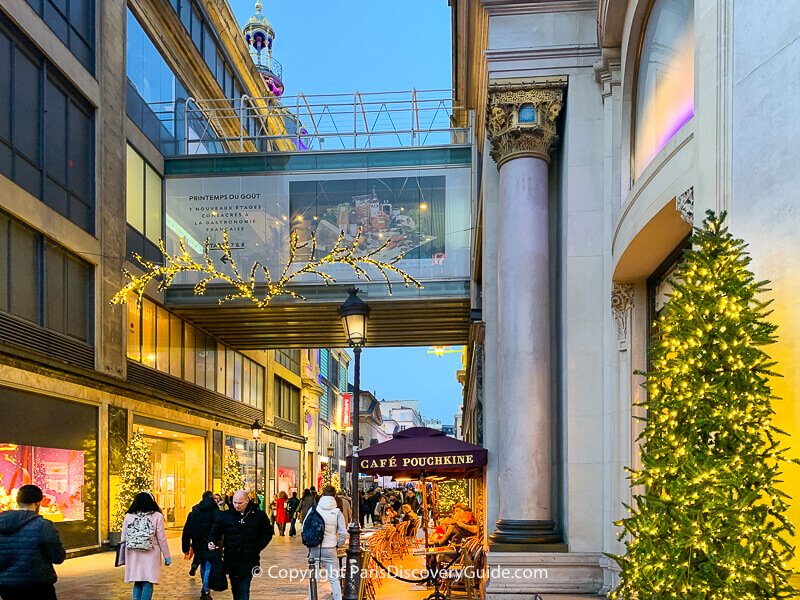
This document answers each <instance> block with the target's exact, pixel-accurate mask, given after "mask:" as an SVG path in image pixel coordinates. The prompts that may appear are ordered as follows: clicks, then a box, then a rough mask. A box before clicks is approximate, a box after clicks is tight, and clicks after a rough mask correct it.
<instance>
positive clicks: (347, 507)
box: [336, 490, 353, 525]
mask: <svg viewBox="0 0 800 600" xmlns="http://www.w3.org/2000/svg"><path fill="white" fill-rule="evenodd" d="M336 497H337V499H338V500H339V502H337V503H336V505H337V506H339V503H340V502H341V506H339V510H341V511H342V515H343V516H344V522H345V524H346V525H349V524H350V521H351V520H352V519H353V508H352V505H351V504H350V498H349V496H348V495H347V492H345V491H344V490H342V491H341V492H338V493H337V494H336Z"/></svg>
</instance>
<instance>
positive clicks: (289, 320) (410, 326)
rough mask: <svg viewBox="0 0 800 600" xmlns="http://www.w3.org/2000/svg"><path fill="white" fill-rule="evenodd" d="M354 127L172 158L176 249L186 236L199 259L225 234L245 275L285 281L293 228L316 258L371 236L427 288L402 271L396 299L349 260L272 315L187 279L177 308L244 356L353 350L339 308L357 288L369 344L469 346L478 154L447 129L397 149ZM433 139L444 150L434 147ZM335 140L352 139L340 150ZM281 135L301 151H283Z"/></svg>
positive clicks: (173, 302) (369, 246)
mask: <svg viewBox="0 0 800 600" xmlns="http://www.w3.org/2000/svg"><path fill="white" fill-rule="evenodd" d="M351 119H352V116H351ZM449 120H450V115H449V114H448V115H446V119H445V121H446V122H448V124H449ZM375 122H377V121H375ZM320 123H321V122H320ZM352 129H353V127H352V121H351V131H349V132H347V131H344V129H343V128H342V129H340V130H339V132H338V133H339V134H340V137H335V136H334V137H333V138H332V137H331V135H330V134H329V133H327V132H326V133H324V134H323V133H321V129H320V126H319V125H317V129H316V131H315V134H314V135H313V136H308V137H306V138H304V139H305V141H303V138H301V141H302V142H303V146H304V149H298V147H297V140H298V136H296V135H294V141H292V137H293V134H296V133H298V132H297V131H296V130H295V131H293V132H291V133H285V134H281V135H280V136H277V137H276V136H262V137H257V136H252V137H250V138H248V139H246V140H245V139H242V140H241V142H239V141H238V140H226V141H225V143H228V142H230V143H231V144H232V145H233V146H236V144H237V143H241V146H240V147H241V148H244V147H245V144H251V145H252V146H255V147H257V146H259V145H263V144H267V145H268V146H269V147H270V148H271V149H270V150H269V151H266V152H256V151H249V152H248V151H247V150H245V151H244V152H242V151H230V152H227V153H224V154H223V153H220V154H182V155H177V156H171V157H167V158H166V159H165V178H166V184H165V191H166V201H165V207H166V217H165V223H166V230H167V231H166V233H167V236H166V237H167V249H168V250H169V251H170V252H176V251H177V249H178V241H179V240H180V239H183V240H184V241H185V243H186V246H187V248H188V249H189V251H190V252H191V253H193V254H195V255H196V256H197V257H200V256H201V255H202V249H203V243H204V241H205V240H206V239H209V240H210V241H211V242H217V241H220V240H221V238H222V232H223V230H226V231H228V234H229V236H230V240H231V243H232V245H233V247H234V248H235V250H234V258H235V260H236V261H237V263H238V265H239V268H240V269H241V270H243V271H245V272H248V271H249V269H250V266H251V265H252V264H253V263H254V262H256V261H258V262H260V263H261V264H264V265H265V266H267V267H268V268H269V269H270V271H271V272H272V273H280V272H281V271H282V270H283V269H284V268H285V265H286V263H287V261H288V259H289V238H290V234H291V232H292V231H295V232H297V234H298V235H299V237H300V240H301V241H308V240H310V239H311V236H312V234H313V236H314V237H315V238H316V241H317V256H319V255H320V254H323V253H325V252H327V251H329V250H330V249H331V248H332V247H333V245H334V244H335V242H336V239H337V237H338V236H339V234H340V232H344V235H345V242H348V241H352V240H353V239H354V237H355V236H356V234H357V232H358V231H361V232H362V245H361V247H360V248H361V249H362V250H363V251H364V252H367V251H370V250H374V249H376V248H379V247H381V246H384V249H383V250H382V251H381V254H380V258H381V259H384V260H390V259H392V258H394V257H395V256H397V255H399V254H401V253H402V254H403V259H402V260H401V261H400V262H399V263H398V264H397V266H398V267H400V268H401V269H402V270H403V271H405V272H407V273H409V274H410V275H412V276H413V277H414V278H416V279H418V280H419V281H420V282H422V284H423V288H422V289H417V288H415V287H408V288H406V287H403V285H402V283H401V282H400V278H399V277H393V278H392V281H393V283H394V284H395V285H394V286H393V293H392V294H389V290H388V287H387V285H386V283H385V282H384V281H383V278H382V277H381V275H380V274H379V273H378V272H377V271H375V272H370V276H371V278H372V281H369V282H368V281H365V280H364V279H363V278H362V279H361V280H359V279H358V278H356V277H355V273H354V272H353V271H352V270H351V269H350V268H348V267H346V266H342V265H330V266H328V267H326V269H325V271H326V273H328V274H329V275H331V276H333V277H334V278H335V280H336V282H335V283H331V284H330V285H325V283H324V282H323V281H321V280H320V279H319V278H316V277H313V276H303V277H301V278H299V279H298V280H297V281H296V282H295V283H294V284H293V286H292V288H291V289H292V291H294V292H296V293H297V294H300V295H302V296H303V297H304V299H302V300H300V299H293V298H289V297H279V298H276V299H274V300H273V302H272V303H271V304H270V306H269V307H267V308H266V309H259V308H256V307H255V306H254V305H252V304H246V303H243V302H236V303H225V304H222V305H219V304H218V300H219V299H220V298H223V297H225V296H226V295H227V294H228V293H229V292H230V288H226V287H225V286H209V288H208V290H207V291H206V293H205V294H204V295H203V296H197V295H195V294H194V293H193V285H194V283H196V281H197V279H192V277H191V276H188V275H182V276H181V277H182V279H176V281H175V283H173V285H172V286H171V287H170V288H169V289H168V291H167V293H166V302H167V304H168V305H169V306H170V307H171V308H173V309H174V310H176V311H178V312H180V313H181V314H182V315H183V316H185V317H186V318H188V319H189V320H191V321H194V322H195V323H197V324H198V325H199V326H201V327H203V328H205V329H206V330H207V331H209V332H210V333H212V334H214V335H216V336H218V337H219V338H220V339H222V340H223V341H225V342H227V343H230V344H231V345H233V346H235V347H237V348H240V349H248V348H250V349H263V348H270V347H293V346H294V347H331V346H338V345H346V341H345V340H344V337H343V333H342V331H341V329H342V328H341V324H340V321H339V317H338V315H337V312H336V311H337V309H338V306H339V305H340V304H341V303H342V302H343V301H344V300H345V298H346V297H347V292H346V289H347V288H349V287H352V286H353V285H357V286H358V287H359V288H360V289H361V290H362V293H361V297H362V298H363V299H365V300H366V301H367V302H369V304H370V306H371V307H372V309H373V312H372V318H371V319H370V345H377V346H397V345H419V344H426V345H429V344H434V345H457V344H463V343H465V342H466V341H467V335H468V329H469V321H470V293H469V292H470V283H469V281H470V260H471V251H470V246H471V240H472V234H473V231H472V227H473V217H472V213H473V206H474V204H475V203H474V202H473V197H472V196H473V183H472V179H473V169H472V165H473V148H472V146H470V145H467V144H464V143H461V142H462V141H464V140H468V139H470V138H469V136H468V135H467V134H466V132H464V131H463V130H454V129H452V128H447V129H446V130H444V129H443V130H442V131H431V132H430V135H429V136H427V137H426V136H424V135H422V134H421V131H422V130H421V129H416V128H415V129H414V131H413V134H412V132H411V131H410V130H409V131H406V134H404V135H406V137H405V138H404V137H403V136H402V135H401V134H400V132H396V135H395V143H394V144H393V145H392V144H390V143H389V137H388V135H381V136H375V137H373V138H372V140H370V139H369V137H365V136H364V135H361V134H359V133H358V132H356V131H352ZM437 129H438V128H437ZM372 132H373V134H375V133H376V130H372ZM362 133H363V132H362ZM431 136H433V137H431ZM436 136H439V137H438V141H439V143H437V144H429V143H428V141H429V140H430V141H433V140H434V138H435V137H436ZM442 136H444V137H442ZM268 137H269V139H267V138H268ZM322 138H325V140H326V141H325V142H323V143H320V141H321V139H322ZM412 138H413V141H415V143H414V144H412V143H411V142H412ZM332 139H336V140H338V141H340V142H344V140H345V139H347V143H344V144H343V145H344V147H339V148H337V149H334V147H333V146H334V144H333V143H329V141H330V140H332ZM359 140H360V141H359ZM277 141H281V145H282V146H284V147H291V149H278V145H277ZM405 141H407V142H408V144H407V145H406V144H404V143H401V142H405ZM423 141H424V142H425V143H424V144H423V143H422V142H423ZM442 142H446V143H442ZM350 143H354V144H355V147H348V144H350ZM362 143H363V147H362ZM323 146H324V148H323ZM187 148H188V146H187ZM304 252H305V253H308V252H309V247H308V246H307V247H306V248H305V249H302V250H300V252H298V254H297V263H302V262H304V261H305V260H307V259H308V258H310V256H306V255H305V254H304ZM212 258H213V255H212Z"/></svg>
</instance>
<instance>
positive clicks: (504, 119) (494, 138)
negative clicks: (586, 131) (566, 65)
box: [486, 77, 567, 169]
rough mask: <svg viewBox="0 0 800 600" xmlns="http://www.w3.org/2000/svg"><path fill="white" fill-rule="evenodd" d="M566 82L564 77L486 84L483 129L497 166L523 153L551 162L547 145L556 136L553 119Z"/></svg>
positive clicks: (558, 109) (560, 101)
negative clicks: (486, 97)
mask: <svg viewBox="0 0 800 600" xmlns="http://www.w3.org/2000/svg"><path fill="white" fill-rule="evenodd" d="M566 86H567V78H566V77H547V78H534V79H530V80H515V81H495V82H492V83H490V84H489V94H488V96H489V101H488V103H487V105H486V132H487V135H488V137H489V141H490V142H491V144H492V150H491V156H492V158H493V159H494V161H495V163H497V168H498V169H499V168H500V167H501V166H502V165H503V164H504V163H505V162H507V161H509V160H512V159H514V158H519V157H522V156H533V157H536V158H541V159H542V160H544V161H546V162H548V163H549V162H550V148H551V147H552V145H553V143H554V142H555V141H556V140H557V139H558V133H557V131H556V119H557V118H558V115H559V114H560V113H561V109H562V106H563V104H562V103H563V99H564V88H565V87H566Z"/></svg>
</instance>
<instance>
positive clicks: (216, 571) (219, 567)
mask: <svg viewBox="0 0 800 600" xmlns="http://www.w3.org/2000/svg"><path fill="white" fill-rule="evenodd" d="M210 562H211V570H210V571H209V573H208V587H209V589H212V590H214V591H215V592H224V591H225V590H227V589H228V578H227V577H226V576H225V563H223V562H222V559H221V558H220V557H219V556H215V557H214V558H212V559H211V560H210Z"/></svg>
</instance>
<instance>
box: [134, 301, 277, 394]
mask: <svg viewBox="0 0 800 600" xmlns="http://www.w3.org/2000/svg"><path fill="white" fill-rule="evenodd" d="M135 306H136V303H135V299H134V298H130V300H129V301H128V357H129V358H131V359H132V360H137V361H140V362H142V363H143V364H146V365H148V366H150V367H154V368H156V369H158V370H159V371H162V372H164V373H169V374H170V375H172V376H174V377H179V378H182V379H184V380H186V381H189V382H191V383H195V384H197V385H199V386H203V387H205V388H206V389H209V390H212V391H216V392H218V393H220V394H224V395H227V396H228V397H229V398H232V399H233V400H237V401H239V402H244V403H246V404H249V405H251V406H256V407H259V408H263V406H264V373H265V369H264V367H263V366H262V365H260V364H258V363H256V362H255V361H253V360H251V359H249V358H247V357H246V356H244V355H243V354H241V353H240V352H237V351H235V350H234V349H232V348H229V347H227V346H225V345H223V344H220V343H218V342H217V341H216V340H215V339H214V338H213V337H211V336H210V335H207V334H205V333H204V332H203V331H200V330H199V329H197V328H196V327H194V326H193V325H191V324H190V323H188V322H186V321H184V320H183V319H181V318H180V317H179V316H178V315H176V314H173V313H171V312H170V311H168V310H166V309H165V308H163V307H161V306H158V305H156V304H155V303H154V302H152V301H150V300H147V299H143V303H142V310H141V312H139V311H137V310H136V308H135ZM140 332H141V334H140ZM215 371H218V372H219V373H220V375H219V376H218V377H215Z"/></svg>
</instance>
